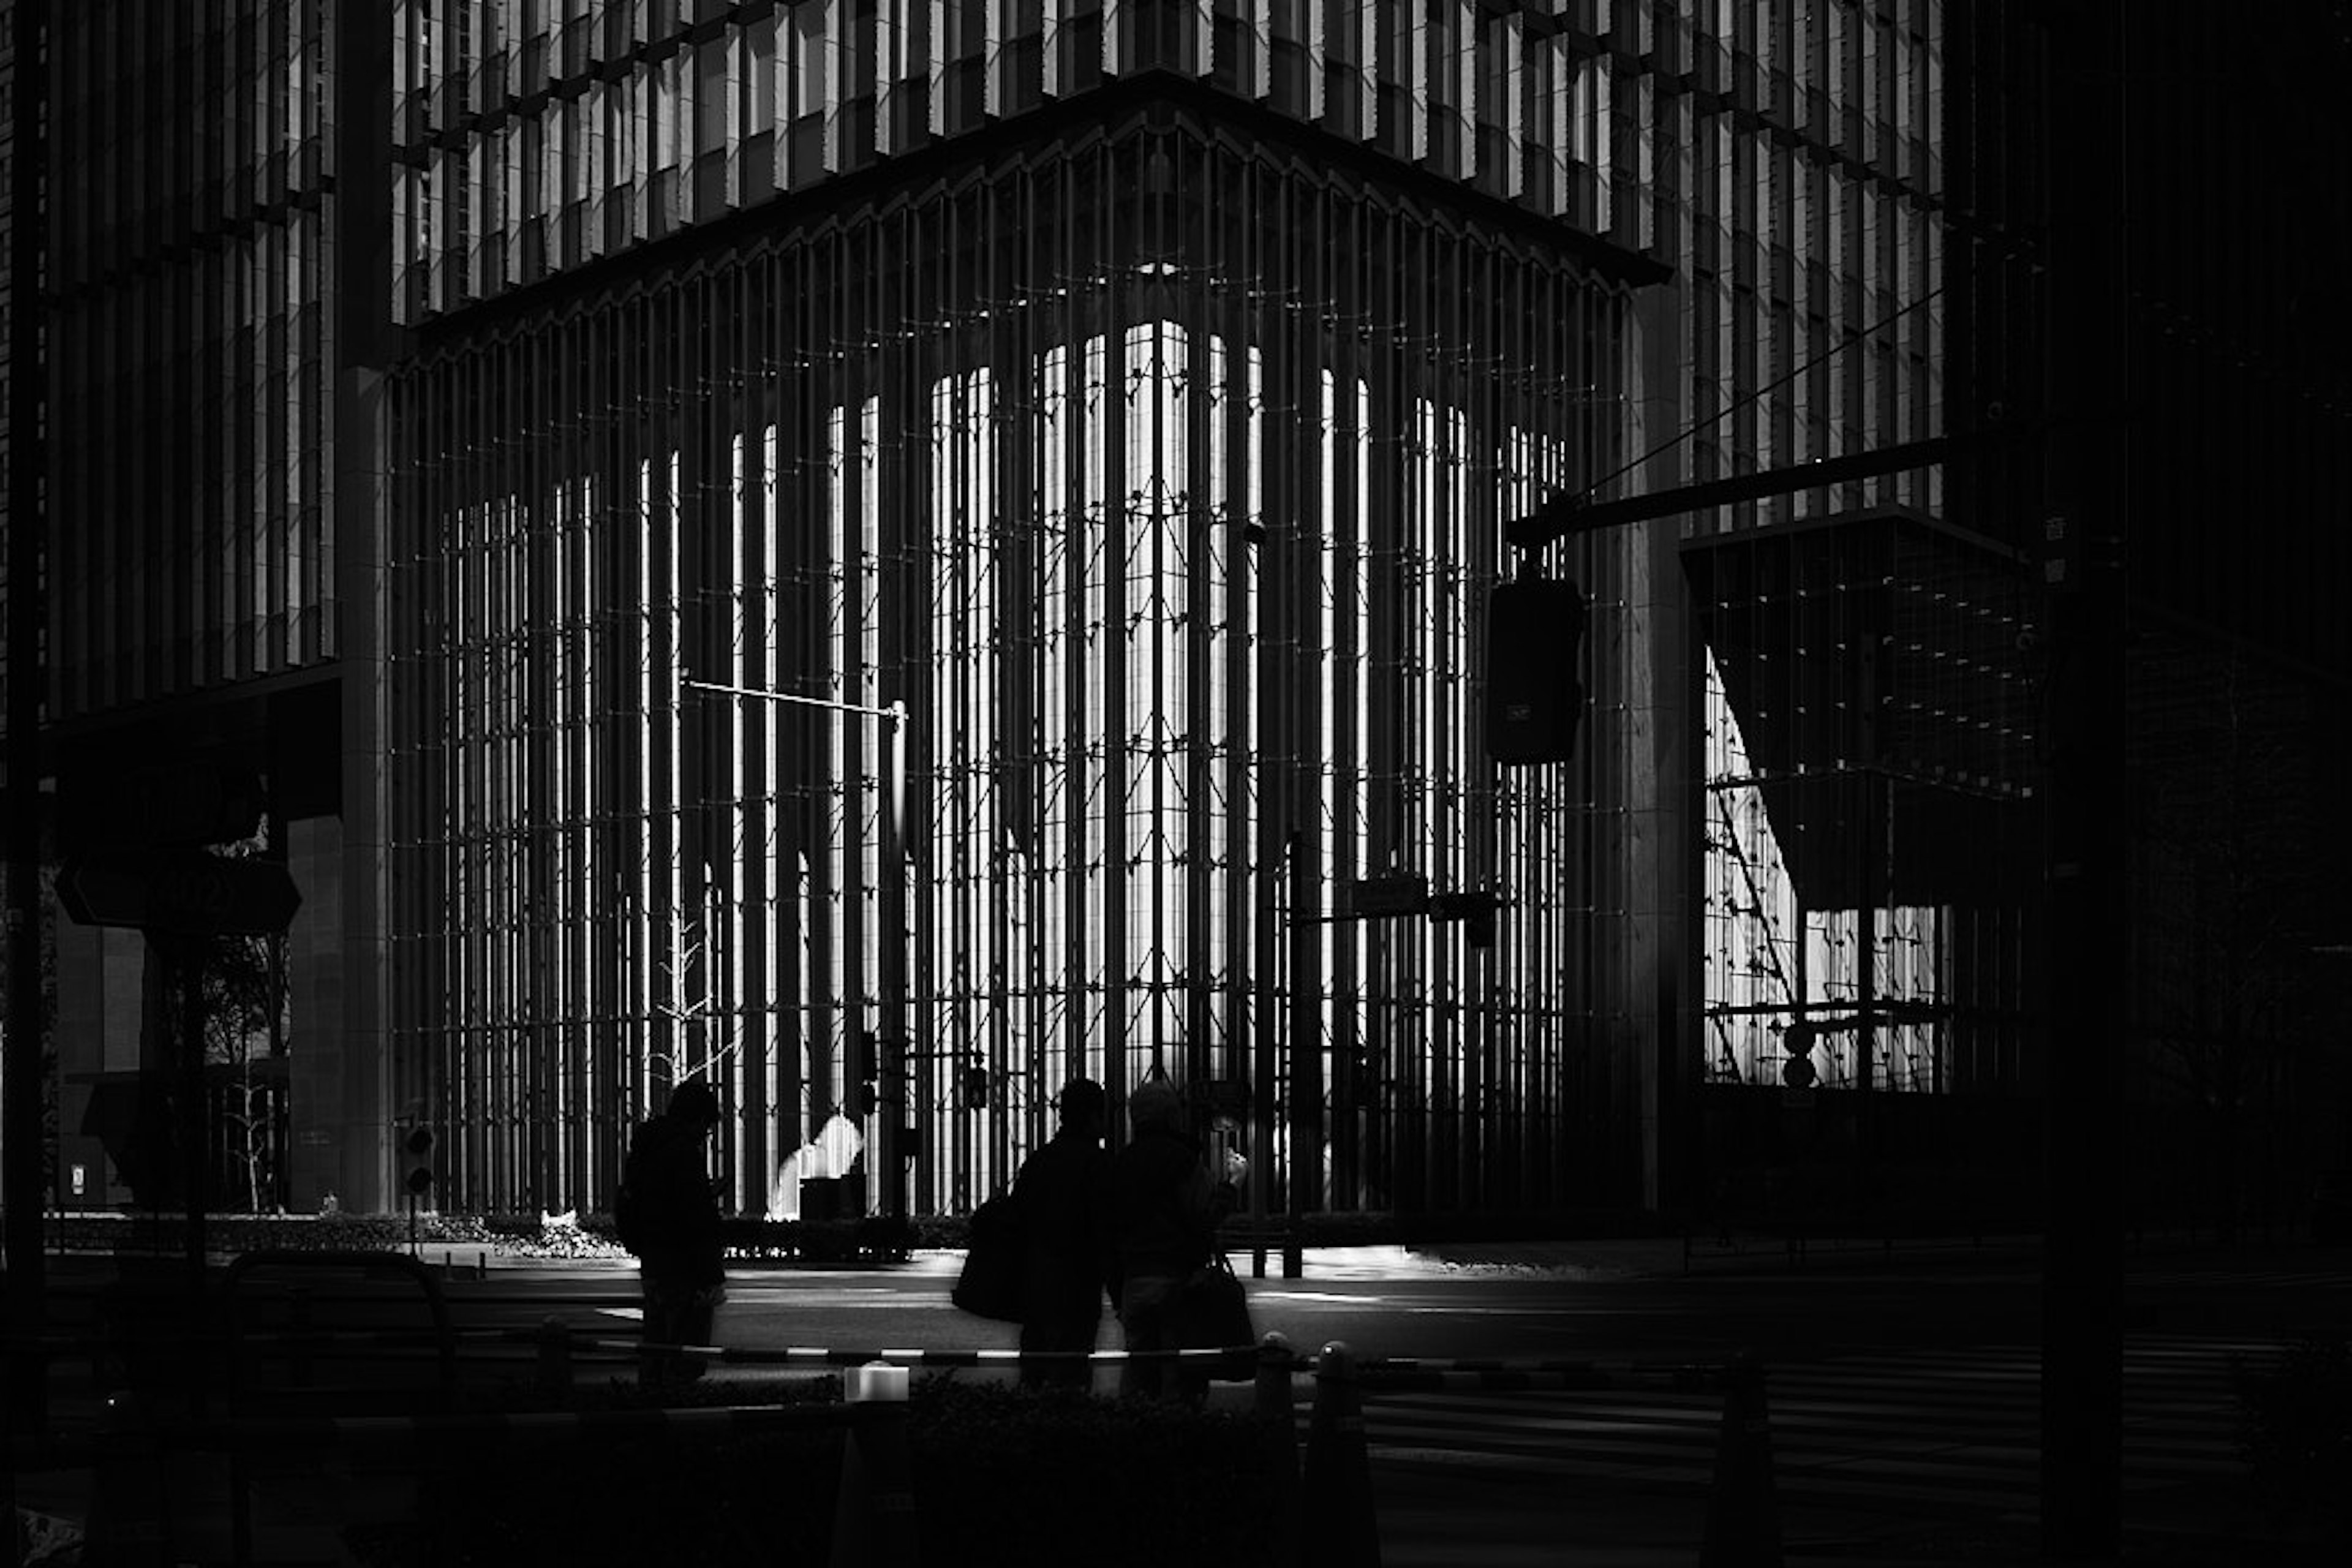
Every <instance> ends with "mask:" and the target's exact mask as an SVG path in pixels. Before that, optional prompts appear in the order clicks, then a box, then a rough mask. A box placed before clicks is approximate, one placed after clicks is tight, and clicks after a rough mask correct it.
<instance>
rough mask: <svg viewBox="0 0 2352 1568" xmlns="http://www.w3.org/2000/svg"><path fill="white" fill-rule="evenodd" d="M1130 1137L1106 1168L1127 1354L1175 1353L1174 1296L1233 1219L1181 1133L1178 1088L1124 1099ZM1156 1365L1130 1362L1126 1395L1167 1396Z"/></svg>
mask: <svg viewBox="0 0 2352 1568" xmlns="http://www.w3.org/2000/svg"><path fill="white" fill-rule="evenodd" d="M1127 1115H1128V1121H1129V1124H1130V1125H1131V1126H1132V1128H1133V1129H1134V1131H1133V1136H1132V1137H1130V1138H1129V1141H1128V1142H1127V1146H1126V1147H1125V1148H1122V1149H1121V1150H1120V1151H1119V1152H1118V1155H1117V1157H1116V1158H1115V1159H1114V1160H1113V1161H1112V1163H1111V1172H1112V1182H1113V1188H1114V1191H1115V1192H1116V1194H1117V1200H1118V1208H1117V1214H1118V1266H1119V1305H1118V1316H1119V1323H1120V1326H1121V1327H1122V1328H1123V1329H1124V1330H1125V1331H1126V1337H1127V1348H1128V1349H1129V1350H1130V1351H1160V1350H1175V1349H1180V1348H1181V1347H1182V1346H1183V1345H1184V1343H1185V1342H1186V1333H1187V1325H1186V1323H1185V1322H1184V1320H1183V1310H1182V1304H1181V1293H1182V1290H1183V1286H1184V1282H1185V1281H1186V1280H1187V1279H1190V1278H1191V1277H1192V1271H1193V1270H1194V1269H1195V1268H1200V1267H1201V1266H1202V1265H1203V1264H1205V1263H1207V1262H1208V1261H1209V1258H1210V1256H1211V1254H1212V1253H1213V1251H1214V1250H1215V1247H1216V1237H1217V1222H1218V1221H1220V1220H1222V1219H1223V1218H1224V1217H1225V1215H1227V1214H1229V1213H1231V1212H1232V1210H1233V1202H1234V1189H1233V1185H1232V1184H1231V1183H1227V1182H1220V1181H1218V1180H1216V1179H1215V1178H1214V1177H1213V1175H1211V1173H1210V1172H1209V1167H1208V1163H1207V1161H1206V1160H1204V1159H1203V1158H1202V1152H1201V1145H1200V1144H1199V1143H1198V1142H1195V1141H1194V1140H1193V1139H1192V1136H1191V1135H1190V1134H1188V1133H1187V1132H1186V1131H1184V1127H1183V1106H1182V1102H1181V1100H1179V1098H1178V1097H1177V1093H1176V1089H1175V1086H1174V1085H1172V1084H1171V1083H1170V1082H1169V1081H1168V1080H1167V1079H1164V1078H1158V1077H1154V1078H1150V1079H1145V1080H1144V1081H1143V1082H1142V1083H1140V1084H1139V1085H1137V1086H1136V1088H1135V1090H1134V1092H1133V1093H1131V1094H1129V1096H1128V1101H1127ZM1163 1373H1164V1368H1163V1366H1162V1363H1159V1362H1156V1361H1137V1362H1129V1363H1128V1365H1127V1378H1126V1384H1125V1386H1126V1389H1127V1392H1129V1394H1158V1393H1160V1391H1161V1389H1162V1388H1163V1387H1164V1386H1166V1381H1167V1380H1166V1378H1165V1377H1164V1375H1163ZM1176 1386H1177V1388H1178V1390H1179V1392H1180V1393H1181V1394H1182V1395H1183V1397H1184V1398H1186V1399H1187V1400H1189V1401H1191V1402H1192V1403H1194V1404H1198V1403H1200V1402H1201V1401H1202V1399H1204V1398H1205V1397H1206V1396H1207V1394H1208V1382H1207V1379H1206V1377H1205V1376H1204V1375H1203V1374H1202V1373H1192V1372H1186V1373H1181V1374H1180V1375H1179V1377H1178V1378H1177V1380H1176Z"/></svg>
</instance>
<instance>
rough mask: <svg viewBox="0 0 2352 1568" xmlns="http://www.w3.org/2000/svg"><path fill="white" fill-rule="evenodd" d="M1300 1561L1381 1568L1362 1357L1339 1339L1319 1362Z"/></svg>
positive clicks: (1314, 1567) (1329, 1567) (1323, 1566)
mask: <svg viewBox="0 0 2352 1568" xmlns="http://www.w3.org/2000/svg"><path fill="white" fill-rule="evenodd" d="M1298 1543H1299V1553H1298V1561H1299V1562H1300V1563H1305V1564H1307V1568H1380V1561H1381V1531H1380V1521H1379V1520H1378V1519H1377V1518H1376V1517H1375V1516H1374V1514H1373V1511H1372V1468H1371V1455H1370V1450H1369V1449H1368V1448H1367V1447H1365V1443H1364V1406H1363V1398H1362V1394H1361V1393H1360V1390H1359V1389H1358V1388H1357V1386H1356V1363H1355V1358H1354V1357H1353V1356H1351V1355H1349V1353H1348V1347H1347V1346H1346V1345H1345V1344H1342V1343H1340V1342H1338V1341H1336V1340H1335V1341H1333V1342H1331V1343H1329V1344H1327V1345H1325V1346H1324V1347H1323V1353H1322V1354H1321V1355H1319V1356H1318V1357H1316V1360H1315V1409H1314V1413H1313V1414H1312V1415H1310V1416H1309V1417H1308V1418H1307V1460H1306V1464H1305V1466H1304V1468H1303V1469H1302V1471H1301V1474H1300V1477H1299V1499H1298Z"/></svg>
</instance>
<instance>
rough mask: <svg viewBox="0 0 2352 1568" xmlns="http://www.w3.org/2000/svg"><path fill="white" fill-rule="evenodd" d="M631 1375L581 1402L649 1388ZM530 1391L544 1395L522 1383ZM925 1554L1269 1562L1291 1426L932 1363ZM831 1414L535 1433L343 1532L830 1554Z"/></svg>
mask: <svg viewBox="0 0 2352 1568" xmlns="http://www.w3.org/2000/svg"><path fill="white" fill-rule="evenodd" d="M839 1397H840V1381H839V1379H838V1378H837V1377H830V1376H828V1377H824V1378H818V1379H813V1380H808V1381H806V1382H802V1383H797V1384H781V1385H769V1386H767V1387H765V1388H761V1389H757V1390H749V1389H747V1388H746V1385H744V1384H733V1385H731V1386H713V1385H709V1384H702V1385H696V1386H694V1387H691V1388H689V1389H687V1390H685V1391H683V1393H681V1392H680V1391H675V1390H673V1391H672V1392H671V1394H670V1395H669V1397H668V1399H667V1404H668V1405H672V1406H676V1405H681V1404H706V1405H707V1404H720V1403H737V1404H740V1403H745V1402H765V1403H788V1402H794V1401H801V1400H809V1399H816V1400H824V1401H837V1400H838V1399H839ZM652 1402H653V1398H652V1396H651V1395H649V1394H646V1393H645V1392H643V1391H641V1390H639V1389H637V1388H636V1386H635V1384H626V1383H613V1384H605V1385H603V1386H601V1387H593V1388H583V1389H582V1390H581V1391H579V1392H578V1393H576V1394H574V1395H573V1398H572V1407H574V1408H583V1409H598V1408H604V1409H610V1408H616V1407H626V1406H631V1405H642V1404H647V1403H652ZM517 1404H518V1405H535V1407H539V1408H544V1407H545V1405H543V1404H539V1403H537V1402H536V1401H533V1400H532V1399H531V1398H530V1396H529V1395H528V1394H519V1397H518V1400H517ZM908 1424H909V1425H908V1431H909V1437H910V1441H911V1443H912V1447H913V1454H914V1468H915V1476H914V1491H915V1500H916V1508H917V1510H918V1519H919V1526H918V1528H919V1534H920V1537H921V1541H922V1560H923V1562H924V1563H939V1564H942V1565H946V1564H950V1563H951V1564H956V1565H958V1568H992V1565H996V1564H1003V1565H1005V1568H1014V1565H1020V1568H1032V1565H1034V1564H1035V1563H1041V1562H1044V1563H1098V1562H1118V1563H1123V1564H1135V1565H1138V1568H1156V1565H1159V1564H1167V1565H1169V1568H1175V1565H1177V1564H1184V1565H1187V1568H1197V1565H1198V1564H1199V1563H1204V1562H1213V1563H1220V1564H1221V1565H1239V1564H1251V1563H1274V1562H1276V1558H1277V1537H1278V1533H1279V1525H1280V1522H1281V1519H1282V1516H1283V1512H1284V1510H1286V1508H1287V1507H1288V1506H1289V1503H1290V1496H1289V1492H1290V1485H1291V1483H1290V1480H1289V1478H1288V1477H1287V1475H1286V1473H1285V1472H1284V1470H1283V1468H1282V1465H1283V1464H1284V1462H1285V1459H1286V1454H1287V1448H1286V1447H1281V1446H1277V1445H1280V1444H1282V1442H1283V1439H1284V1437H1285V1436H1286V1435H1284V1434H1281V1433H1280V1432H1279V1431H1278V1429H1276V1428H1273V1427H1269V1426H1267V1425H1265V1423H1262V1422H1261V1421H1259V1420H1258V1419H1257V1418H1256V1417H1255V1416H1254V1415H1250V1414H1248V1413H1245V1412H1237V1411H1193V1410H1188V1409H1186V1408H1184V1407H1182V1406H1181V1405H1174V1404H1171V1403H1168V1402H1165V1401H1152V1400H1129V1399H1109V1398H1101V1397H1097V1396H1095V1395H1092V1394H1086V1393H1083V1392H1078V1391H1074V1390H1042V1389H1036V1390H1033V1389H1024V1388H1018V1387H1014V1386H1011V1385H1008V1384H972V1383H961V1382H958V1381H956V1380H955V1379H954V1378H953V1377H952V1376H951V1375H931V1376H927V1377H923V1378H920V1379H919V1380H918V1381H917V1382H916V1383H915V1384H914V1385H913V1387H912V1389H911V1391H910V1394H909V1402H908ZM841 1446H842V1436H841V1435H840V1433H839V1432H838V1431H836V1430H832V1429H817V1430H808V1431H803V1430H786V1431H779V1432H773V1433H760V1434H753V1435H748V1436H734V1437H731V1438H729V1439H726V1440H724V1441H723V1442H722V1441H717V1440H710V1439H701V1438H681V1437H677V1436H666V1435H647V1436H630V1437H627V1438H613V1439H604V1440H600V1441H599V1442H598V1443H597V1444H596V1445H594V1446H593V1447H592V1446H586V1445H573V1446H567V1447H549V1448H546V1449H543V1450H539V1451H528V1450H522V1449H515V1448H509V1447H504V1446H499V1445H485V1446H480V1447H475V1448H473V1449H472V1450H471V1451H469V1452H463V1453H458V1452H453V1453H450V1454H448V1455H446V1456H445V1463H444V1464H443V1465H442V1466H440V1467H438V1468H436V1470H435V1471H434V1472H433V1473H432V1474H430V1475H428V1476H426V1477H425V1478H423V1479H421V1480H420V1482H419V1491H418V1497H417V1501H416V1511H415V1519H416V1521H417V1522H415V1523H413V1524H404V1525H399V1526H384V1527H377V1528H374V1529H370V1530H364V1531H362V1530H353V1531H348V1532H347V1535H348V1537H349V1539H350V1543H351V1545H352V1549H353V1551H354V1552H355V1553H356V1554H357V1555H359V1557H360V1559H361V1561H362V1562H363V1563H367V1564H369V1565H370V1568H424V1565H425V1564H428V1563H429V1564H440V1563H450V1564H486V1565H487V1564H493V1563H495V1564H500V1565H504V1564H509V1563H520V1562H551V1563H565V1564H567V1565H570V1568H606V1565H609V1568H645V1565H646V1564H647V1563H697V1564H709V1565H710V1568H730V1565H732V1564H737V1563H742V1564H751V1563H761V1564H770V1563H779V1562H817V1563H822V1562H824V1561H825V1560H826V1557H827V1554H828V1552H830V1549H831V1542H832V1535H833V1522H834V1509H835V1502H836V1490H837V1489H838V1487H839V1485H840V1456H841Z"/></svg>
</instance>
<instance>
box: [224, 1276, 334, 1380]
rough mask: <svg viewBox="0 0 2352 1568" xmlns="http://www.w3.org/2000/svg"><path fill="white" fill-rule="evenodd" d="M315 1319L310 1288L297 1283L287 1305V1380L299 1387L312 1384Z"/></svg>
mask: <svg viewBox="0 0 2352 1568" xmlns="http://www.w3.org/2000/svg"><path fill="white" fill-rule="evenodd" d="M313 1321H314V1320H313V1318H312V1316H311V1311H310V1288H309V1287H307V1286H303V1285H297V1286H295V1287H294V1289H293V1293H292V1295H291V1296H290V1297H289V1299H288V1301H287V1306H286V1330H287V1337H286V1381H287V1382H289V1383H290V1384H293V1385H294V1386H295V1387H297V1388H308V1387H309V1386H310V1371H311V1368H310V1329H311V1325H312V1322H313ZM232 1353H234V1352H232Z"/></svg>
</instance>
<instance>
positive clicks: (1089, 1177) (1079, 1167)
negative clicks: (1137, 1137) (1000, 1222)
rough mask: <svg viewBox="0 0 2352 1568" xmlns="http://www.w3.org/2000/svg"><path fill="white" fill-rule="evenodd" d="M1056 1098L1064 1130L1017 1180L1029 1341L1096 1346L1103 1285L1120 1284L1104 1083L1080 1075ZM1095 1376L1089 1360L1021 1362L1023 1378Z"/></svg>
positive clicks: (1070, 1382) (1065, 1347)
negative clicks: (1050, 1363) (1106, 1142)
mask: <svg viewBox="0 0 2352 1568" xmlns="http://www.w3.org/2000/svg"><path fill="white" fill-rule="evenodd" d="M1056 1103H1057V1104H1058V1106H1059V1108H1060V1110H1061V1113H1062V1121H1061V1127H1060V1129H1059V1131H1056V1132H1055V1134H1054V1136H1053V1138H1052V1139H1051V1140H1050V1141H1048V1142H1046V1143H1045V1146H1044V1147H1043V1148H1041V1149H1039V1150H1037V1151H1036V1152H1034V1153H1033V1154H1031V1155H1030V1156H1029V1158H1028V1159H1027V1160H1025V1161H1024V1162H1023V1163H1022V1165H1021V1174H1020V1176H1019V1177H1018V1178H1017V1179H1016V1180H1015V1181H1014V1182H1013V1202H1014V1203H1015V1204H1016V1205H1019V1208H1020V1211H1021V1223H1022V1233H1023V1262H1024V1269H1023V1277H1022V1317H1021V1348H1022V1349H1023V1350H1024V1351H1091V1350H1093V1349H1094V1348H1095V1332H1096V1330H1097V1325H1099V1324H1100V1322H1101V1321H1102V1305H1103V1292H1104V1291H1105V1290H1106V1289H1108V1290H1110V1291H1111V1292H1112V1293H1113V1294H1114V1295H1116V1293H1117V1291H1118V1238H1117V1237H1116V1235H1115V1234H1114V1232H1113V1231H1112V1228H1111V1160H1110V1155H1109V1153H1108V1152H1107V1151H1105V1150H1104V1148H1103V1146H1102V1137H1103V1127H1104V1121H1105V1116H1106V1105H1105V1101H1104V1098H1103V1090H1102V1085H1100V1084H1098V1083H1097V1082H1095V1081H1094V1079H1088V1078H1074V1079H1071V1080H1070V1081H1069V1082H1068V1083H1066V1084H1065V1085H1063V1086H1062V1094H1061V1098H1060V1100H1058V1101H1057V1102H1056ZM1092 1379H1093V1370H1092V1368H1090V1367H1088V1366H1087V1364H1086V1363H1070V1364H1068V1365H1066V1366H1046V1365H1031V1364H1029V1363H1023V1365H1022V1368H1021V1381H1022V1382H1023V1383H1024V1384H1030V1385H1031V1386H1033V1387H1034V1386H1048V1385H1050V1386H1066V1387H1072V1388H1085V1387H1087V1386H1089V1385H1090V1384H1091V1382H1092Z"/></svg>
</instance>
